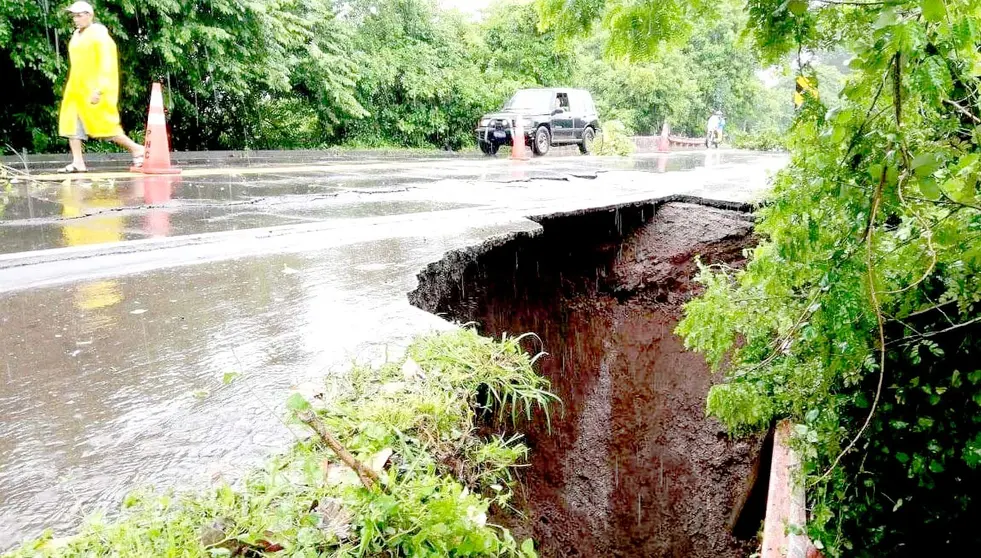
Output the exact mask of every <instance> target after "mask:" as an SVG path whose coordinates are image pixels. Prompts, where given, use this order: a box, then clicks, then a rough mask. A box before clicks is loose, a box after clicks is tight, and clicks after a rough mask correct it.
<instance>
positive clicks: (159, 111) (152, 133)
mask: <svg viewBox="0 0 981 558" xmlns="http://www.w3.org/2000/svg"><path fill="white" fill-rule="evenodd" d="M143 147H144V148H145V149H146V153H145V154H144V155H143V166H141V167H133V168H131V169H130V170H131V171H133V172H142V173H143V174H180V172H181V169H179V168H177V167H174V166H172V165H171V164H170V140H168V139H167V117H166V116H165V115H164V104H163V87H162V86H161V85H160V84H159V83H154V84H153V89H152V90H151V91H150V113H149V115H148V116H147V119H146V140H145V141H144V143H143Z"/></svg>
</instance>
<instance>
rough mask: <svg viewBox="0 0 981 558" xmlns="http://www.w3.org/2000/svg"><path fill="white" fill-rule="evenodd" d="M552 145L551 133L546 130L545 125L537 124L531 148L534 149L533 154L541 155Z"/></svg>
mask: <svg viewBox="0 0 981 558" xmlns="http://www.w3.org/2000/svg"><path fill="white" fill-rule="evenodd" d="M551 147H552V133H551V132H549V131H548V128H546V127H545V126H539V127H538V129H537V130H535V141H534V142H532V149H534V151H535V155H538V156H542V155H545V154H547V153H548V150H549V149H550V148H551Z"/></svg>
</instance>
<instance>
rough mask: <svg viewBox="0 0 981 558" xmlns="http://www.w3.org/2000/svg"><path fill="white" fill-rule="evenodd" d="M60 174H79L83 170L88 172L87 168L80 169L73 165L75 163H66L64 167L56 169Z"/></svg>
mask: <svg viewBox="0 0 981 558" xmlns="http://www.w3.org/2000/svg"><path fill="white" fill-rule="evenodd" d="M58 172H59V173H61V174H81V173H83V172H89V169H80V168H78V167H76V166H75V163H68V164H67V165H65V166H64V167H62V168H60V169H58Z"/></svg>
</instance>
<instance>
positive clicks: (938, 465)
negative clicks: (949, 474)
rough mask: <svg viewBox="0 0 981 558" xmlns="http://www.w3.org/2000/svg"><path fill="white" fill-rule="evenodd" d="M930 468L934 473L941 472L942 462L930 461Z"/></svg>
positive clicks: (942, 470) (942, 468) (942, 469)
mask: <svg viewBox="0 0 981 558" xmlns="http://www.w3.org/2000/svg"><path fill="white" fill-rule="evenodd" d="M930 470H931V471H933V472H934V473H943V472H944V466H943V463H941V462H939V461H930Z"/></svg>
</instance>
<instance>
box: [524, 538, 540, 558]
mask: <svg viewBox="0 0 981 558" xmlns="http://www.w3.org/2000/svg"><path fill="white" fill-rule="evenodd" d="M521 552H522V553H523V554H524V555H525V556H527V557H528V558H538V553H537V552H535V541H533V540H531V539H525V540H524V542H522V543H521Z"/></svg>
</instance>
